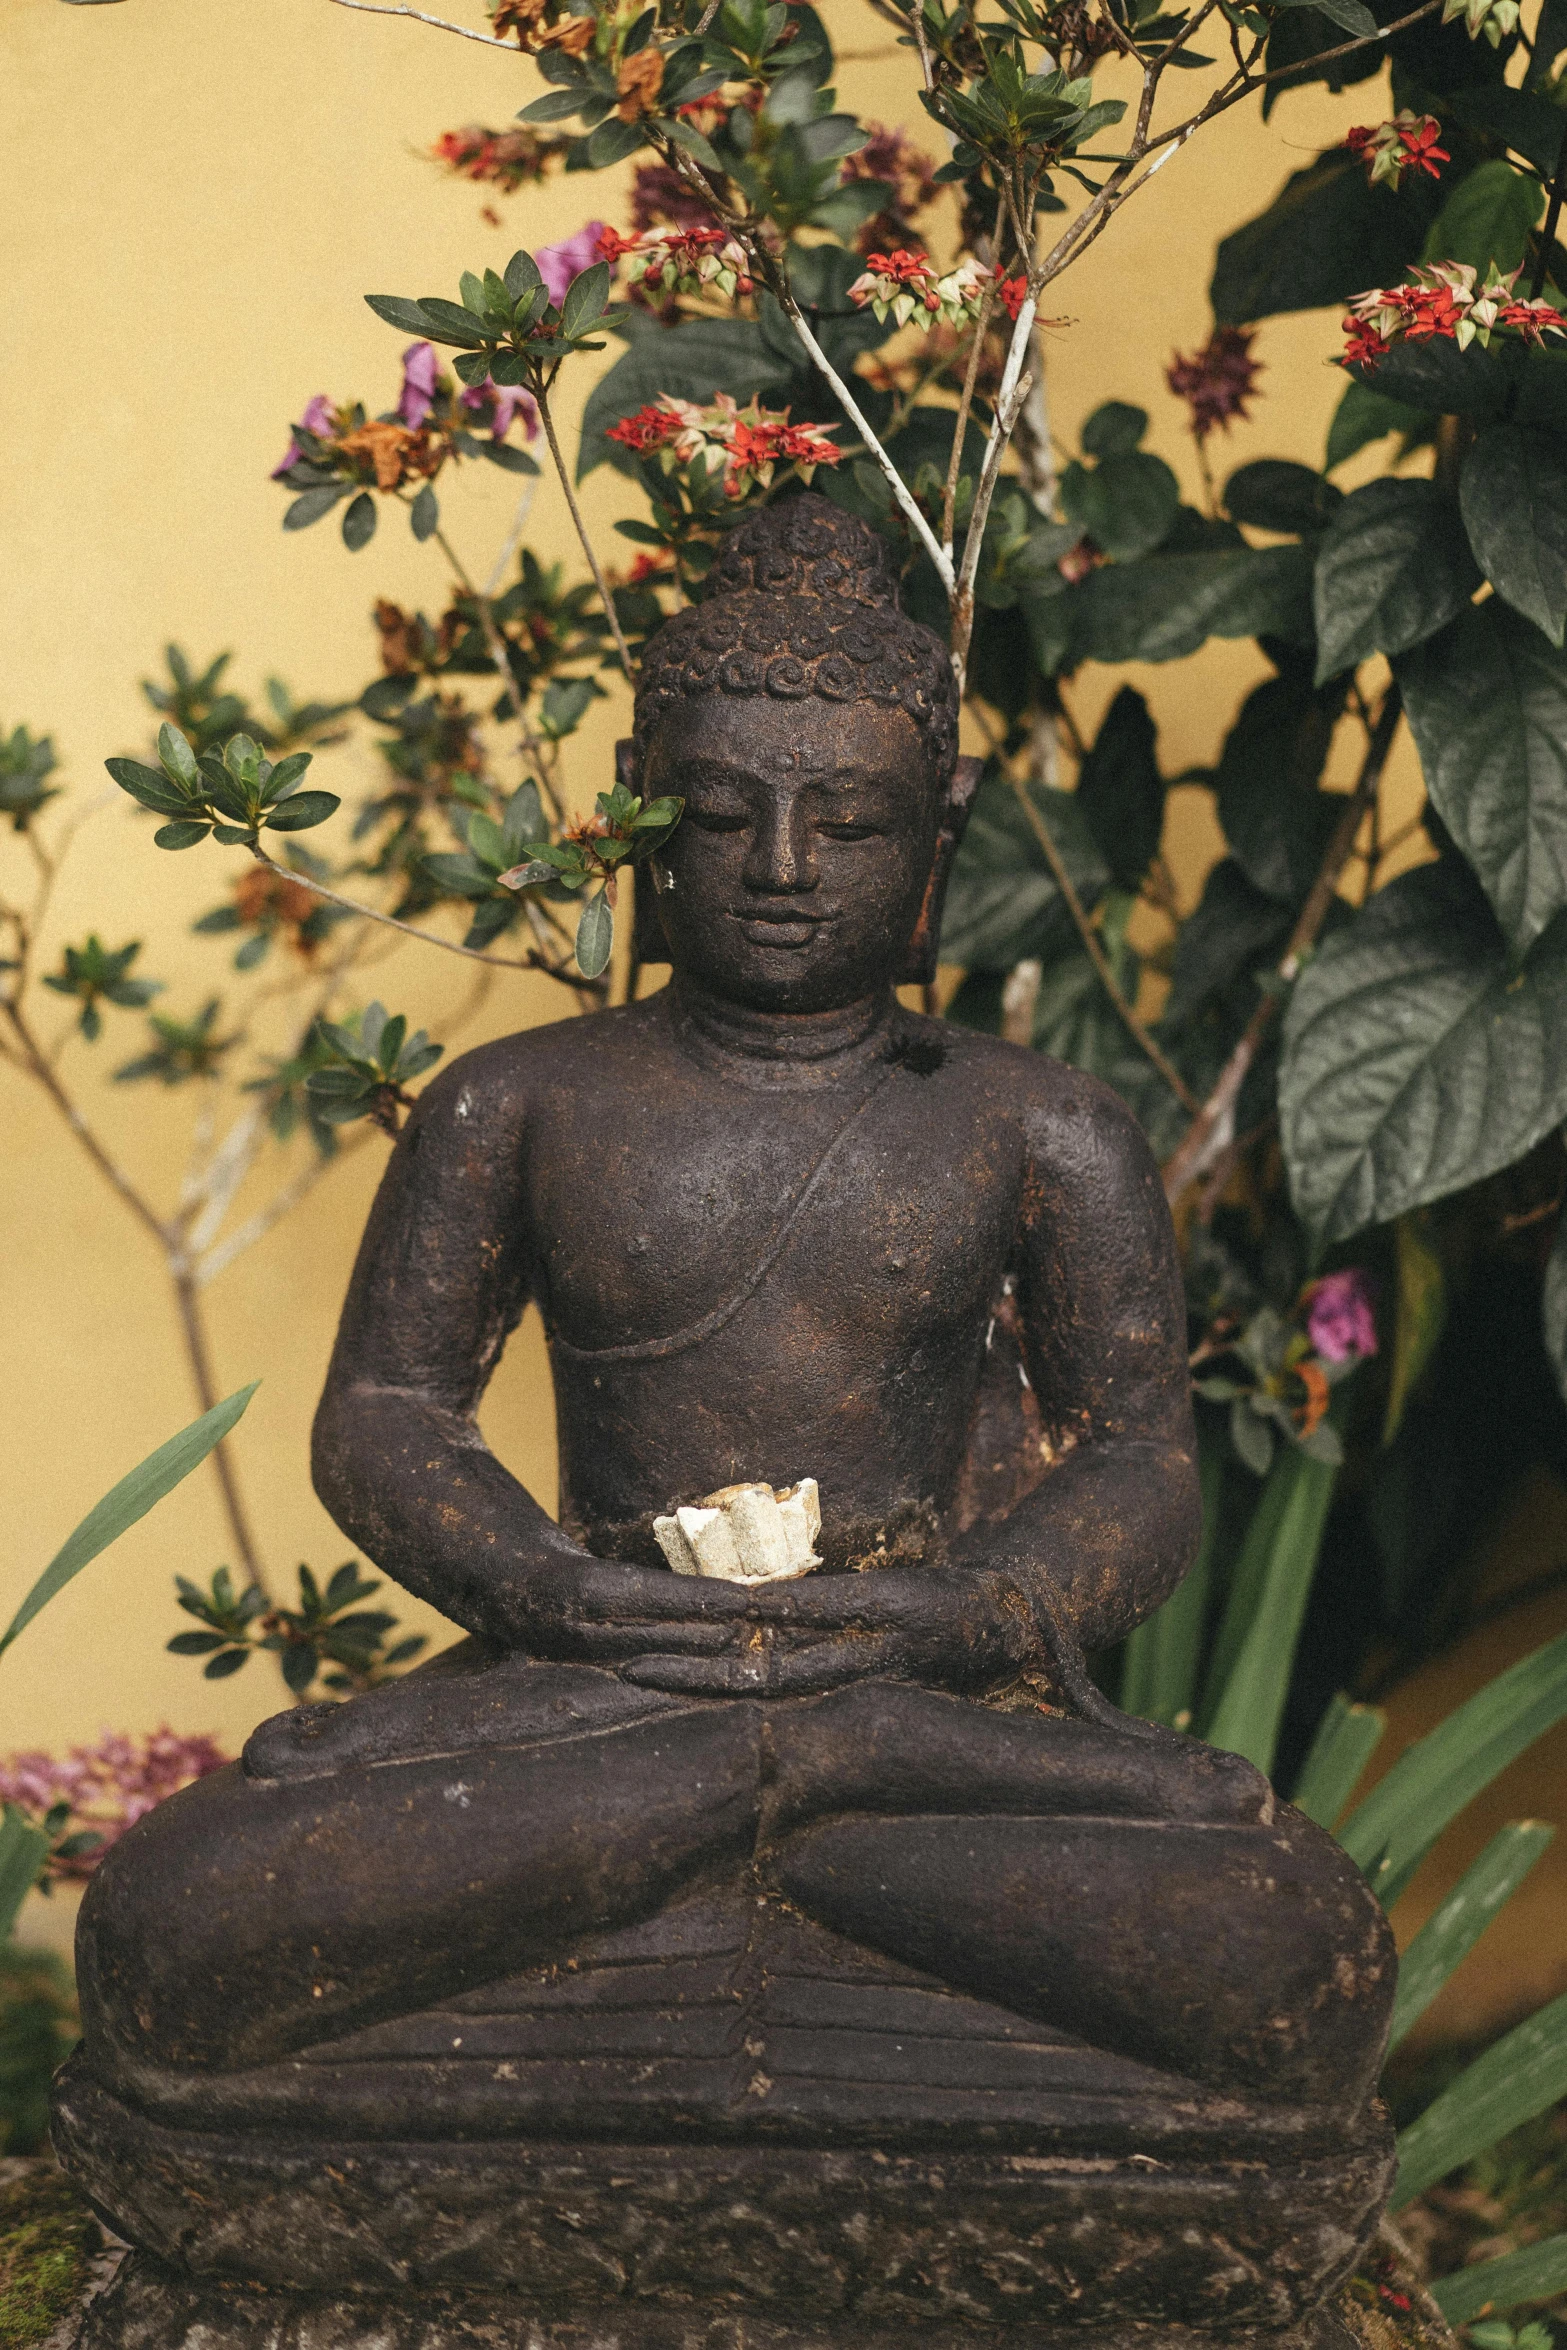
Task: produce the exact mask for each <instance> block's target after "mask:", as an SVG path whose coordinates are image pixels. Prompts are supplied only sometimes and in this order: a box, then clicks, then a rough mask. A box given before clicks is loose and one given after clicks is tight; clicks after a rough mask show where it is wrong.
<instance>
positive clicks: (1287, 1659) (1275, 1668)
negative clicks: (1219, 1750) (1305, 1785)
mask: <svg viewBox="0 0 1567 2350" xmlns="http://www.w3.org/2000/svg"><path fill="white" fill-rule="evenodd" d="M1337 1476H1338V1471H1337V1470H1336V1469H1331V1468H1329V1467H1328V1466H1327V1464H1326V1463H1325V1462H1323V1461H1314V1460H1313V1459H1312V1458H1311V1456H1310V1454H1309V1453H1304V1452H1302V1451H1301V1449H1300V1447H1299V1446H1298V1445H1294V1444H1290V1445H1286V1446H1284V1447H1283V1449H1282V1450H1281V1451H1280V1453H1279V1455H1278V1457H1277V1459H1276V1460H1275V1461H1274V1464H1273V1466H1272V1468H1271V1469H1270V1470H1269V1471H1268V1482H1267V1484H1266V1485H1265V1487H1264V1488H1263V1494H1262V1499H1261V1501H1260V1502H1259V1503H1258V1505H1257V1510H1256V1514H1255V1516H1254V1517H1253V1519H1252V1522H1251V1525H1250V1526H1249V1527H1248V1529H1247V1533H1246V1540H1245V1542H1244V1543H1243V1544H1242V1546H1241V1555H1240V1558H1239V1560H1238V1561H1237V1562H1236V1568H1235V1585H1234V1589H1233V1590H1232V1592H1231V1595H1230V1605H1229V1608H1228V1609H1227V1610H1226V1612H1225V1627H1224V1629H1225V1631H1228V1630H1229V1627H1230V1618H1231V1616H1232V1615H1235V1614H1236V1613H1237V1611H1238V1610H1240V1609H1244V1611H1245V1617H1244V1624H1245V1628H1244V1630H1243V1631H1241V1632H1240V1633H1239V1637H1238V1639H1236V1640H1235V1642H1234V1658H1235V1661H1234V1663H1233V1664H1232V1665H1231V1666H1230V1667H1229V1670H1228V1672H1227V1673H1225V1675H1224V1677H1223V1678H1222V1680H1221V1679H1220V1678H1219V1667H1218V1663H1217V1660H1216V1662H1215V1668H1214V1673H1213V1675H1212V1676H1210V1678H1211V1679H1213V1680H1214V1682H1215V1685H1216V1687H1217V1697H1216V1700H1215V1702H1214V1705H1213V1709H1212V1712H1211V1713H1210V1715H1209V1717H1208V1719H1207V1721H1206V1722H1205V1724H1204V1726H1203V1736H1204V1737H1205V1738H1206V1739H1207V1741H1208V1743H1209V1745H1210V1746H1223V1747H1226V1748H1227V1749H1228V1750H1229V1752H1230V1753H1231V1754H1243V1755H1245V1757H1246V1759H1247V1761H1248V1762H1253V1763H1255V1764H1256V1766H1257V1768H1258V1770H1259V1771H1268V1770H1271V1769H1272V1767H1273V1755H1274V1749H1275V1748H1276V1746H1277V1745H1278V1739H1279V1724H1280V1722H1281V1721H1282V1720H1283V1718H1284V1700H1285V1697H1286V1695H1287V1694H1288V1691H1289V1681H1290V1673H1291V1670H1292V1669H1293V1666H1294V1662H1295V1648H1296V1644H1297V1642H1298V1641H1299V1639H1300V1627H1301V1624H1302V1623H1303V1621H1304V1620H1305V1614H1306V1601H1307V1599H1308V1598H1309V1596H1310V1593H1311V1579H1312V1576H1313V1575H1314V1574H1315V1572H1316V1566H1317V1553H1318V1551H1319V1550H1320V1549H1321V1547H1322V1530H1323V1528H1324V1526H1325V1525H1326V1524H1327V1518H1328V1504H1329V1503H1330V1502H1331V1500H1332V1499H1333V1487H1334V1483H1335V1481H1336V1479H1337ZM1220 1645H1221V1651H1222V1649H1223V1648H1224V1646H1225V1645H1226V1644H1225V1642H1224V1641H1223V1638H1222V1635H1221V1643H1220Z"/></svg>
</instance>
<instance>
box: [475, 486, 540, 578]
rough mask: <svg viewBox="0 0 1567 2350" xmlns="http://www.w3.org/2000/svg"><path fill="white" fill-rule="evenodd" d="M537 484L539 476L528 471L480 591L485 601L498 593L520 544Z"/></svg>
mask: <svg viewBox="0 0 1567 2350" xmlns="http://www.w3.org/2000/svg"><path fill="white" fill-rule="evenodd" d="M538 486H539V476H538V475H537V474H536V473H530V474H529V476H528V478H527V480H526V481H525V482H524V483H523V485H522V496H521V497H520V498H519V499H518V500H517V507H516V511H515V513H514V514H513V515H512V518H511V527H510V529H509V530H508V531H507V533H506V536H505V539H504V540H503V541H502V544H501V551H500V553H499V554H498V555H497V556H496V558H495V561H494V563H493V564H492V565H491V568H490V576H489V578H488V579H487V580H486V581H485V583H484V586H483V588H482V590H481V591H480V592H481V594H482V595H483V597H484V601H485V602H486V603H488V602H489V601H490V599H491V597H492V596H497V595H499V594H500V588H501V581H502V580H503V579H504V578H505V577H506V570H507V566H508V564H509V563H510V562H511V559H512V557H513V555H515V554H516V552H517V549H518V548H519V547H520V546H521V544H522V534H523V532H524V531H525V530H526V529H527V527H528V516H529V514H530V513H531V511H532V508H533V500H534V494H535V492H536V491H537V489H538Z"/></svg>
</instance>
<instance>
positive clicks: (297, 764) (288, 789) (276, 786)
mask: <svg viewBox="0 0 1567 2350" xmlns="http://www.w3.org/2000/svg"><path fill="white" fill-rule="evenodd" d="M312 755H313V754H312V753H311V752H309V751H291V752H290V753H289V755H288V757H287V758H286V759H279V761H278V763H277V765H276V766H275V767H274V768H273V770H272V773H271V774H270V775H269V776H268V778H267V782H266V787H265V789H264V790H263V792H262V794H261V805H262V806H263V807H264V808H270V807H274V806H275V805H276V803H277V802H278V801H279V800H286V799H288V798H289V797H290V796H291V794H292V793H294V792H296V791H297V790H298V789H299V785H300V782H301V780H302V778H303V777H304V776H305V775H306V774H307V772H308V771H309V768H310V764H311V759H312Z"/></svg>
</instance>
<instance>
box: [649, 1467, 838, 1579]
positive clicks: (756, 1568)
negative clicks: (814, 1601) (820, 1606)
mask: <svg viewBox="0 0 1567 2350" xmlns="http://www.w3.org/2000/svg"><path fill="white" fill-rule="evenodd" d="M821 1530H822V1505H821V1499H820V1496H819V1495H818V1493H817V1489H816V1479H815V1478H814V1477H802V1478H801V1479H800V1482H799V1484H798V1485H788V1486H784V1487H782V1488H779V1487H777V1486H772V1485H726V1486H724V1487H723V1488H722V1490H721V1491H720V1492H718V1493H709V1494H708V1495H706V1496H705V1498H704V1499H703V1500H701V1501H699V1502H696V1503H695V1504H693V1505H691V1506H688V1507H686V1508H683V1509H678V1510H676V1511H675V1513H674V1516H673V1517H669V1518H655V1519H654V1520H653V1532H654V1535H655V1537H656V1539H657V1542H658V1547H659V1549H660V1550H661V1551H662V1552H663V1554H664V1556H665V1558H666V1559H668V1561H669V1563H670V1565H671V1566H672V1567H673V1568H674V1570H675V1573H676V1574H677V1575H716V1576H718V1577H720V1578H721V1580H722V1581H724V1582H725V1583H782V1582H787V1581H788V1580H789V1579H790V1578H791V1577H793V1576H796V1575H808V1574H809V1573H810V1572H811V1569H812V1568H813V1567H819V1566H820V1565H821V1563H822V1562H821V1560H820V1559H819V1558H818V1556H817V1554H816V1550H815V1547H814V1545H815V1542H816V1537H817V1535H818V1534H819V1533H820V1532H821Z"/></svg>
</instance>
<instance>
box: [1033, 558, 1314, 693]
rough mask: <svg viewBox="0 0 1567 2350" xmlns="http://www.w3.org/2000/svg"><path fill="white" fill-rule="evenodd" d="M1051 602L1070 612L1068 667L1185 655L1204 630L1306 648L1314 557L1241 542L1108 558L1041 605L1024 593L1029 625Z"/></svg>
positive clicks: (1178, 658)
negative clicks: (1133, 558) (1128, 559)
mask: <svg viewBox="0 0 1567 2350" xmlns="http://www.w3.org/2000/svg"><path fill="white" fill-rule="evenodd" d="M1056 604H1063V605H1066V606H1067V608H1068V610H1069V612H1070V616H1071V617H1070V623H1069V625H1070V637H1069V651H1068V662H1067V665H1070V664H1071V663H1075V662H1077V661H1108V662H1121V661H1184V660H1185V658H1186V656H1187V655H1188V654H1189V653H1195V652H1196V650H1197V648H1198V646H1199V645H1201V644H1202V643H1204V642H1205V641H1206V639H1207V638H1209V637H1210V636H1220V637H1236V636H1276V637H1281V638H1283V639H1284V641H1285V642H1286V643H1288V644H1297V645H1299V644H1309V643H1310V642H1311V638H1312V619H1311V558H1310V556H1309V555H1308V554H1307V552H1306V550H1305V549H1304V548H1303V547H1238V548H1236V549H1234V550H1233V551H1223V552H1216V553H1212V554H1200V555H1146V556H1144V558H1143V560H1142V561H1141V562H1140V563H1111V564H1107V565H1106V566H1105V567H1104V569H1102V570H1100V571H1095V572H1092V573H1090V575H1089V577H1088V578H1087V579H1085V580H1084V581H1083V582H1082V584H1081V586H1080V587H1076V588H1069V589H1068V590H1067V592H1066V595H1065V596H1063V597H1052V598H1050V599H1049V601H1048V602H1046V603H1045V604H1043V605H1042V606H1039V605H1036V604H1035V603H1033V602H1032V601H1030V600H1027V599H1025V603H1024V611H1025V614H1026V616H1027V618H1028V622H1029V626H1030V630H1031V631H1032V630H1034V629H1035V626H1036V619H1037V618H1039V617H1041V616H1043V617H1044V618H1045V620H1046V623H1047V625H1048V619H1049V615H1050V613H1051V610H1052V606H1054V605H1056Z"/></svg>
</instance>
